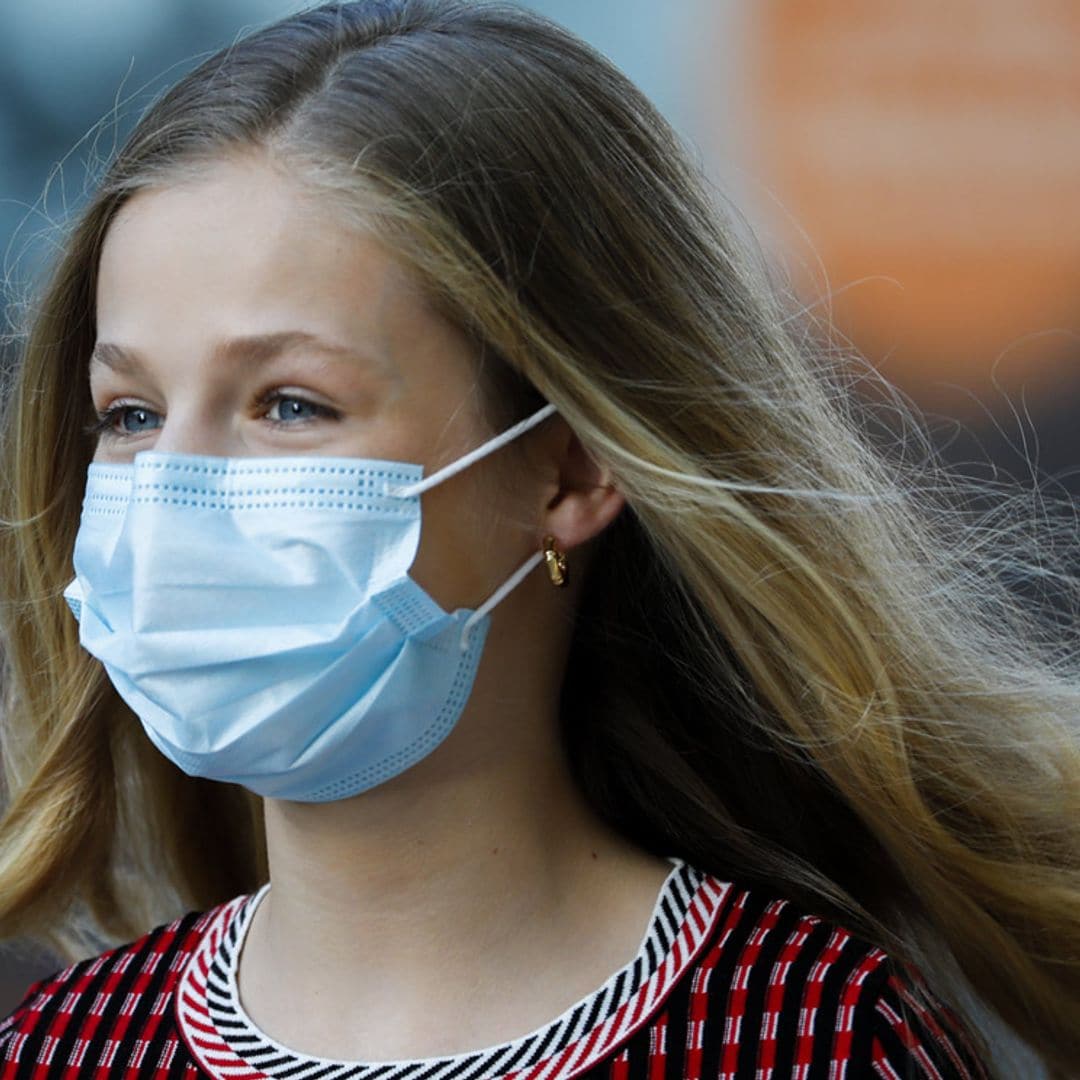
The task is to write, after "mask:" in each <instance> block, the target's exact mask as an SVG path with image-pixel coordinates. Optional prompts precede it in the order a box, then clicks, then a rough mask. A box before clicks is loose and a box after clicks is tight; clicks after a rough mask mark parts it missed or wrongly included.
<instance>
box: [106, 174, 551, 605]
mask: <svg viewBox="0 0 1080 1080" xmlns="http://www.w3.org/2000/svg"><path fill="white" fill-rule="evenodd" d="M474 375H475V369H474V361H473V358H472V355H471V352H470V349H469V347H468V345H467V343H466V341H465V339H464V338H463V337H462V336H461V335H460V334H458V333H457V332H456V331H455V330H454V328H453V327H451V326H450V325H449V324H448V323H447V322H446V321H445V320H444V319H442V318H441V317H440V316H438V315H437V314H436V313H435V312H434V311H433V310H431V308H430V307H429V306H428V305H427V303H426V302H425V301H424V299H423V297H422V296H421V295H420V293H419V291H418V290H417V289H416V288H415V287H414V286H413V284H412V283H411V281H410V280H409V278H408V276H407V274H406V273H405V271H404V269H403V267H402V266H401V265H400V264H399V263H398V262H396V261H395V259H394V258H393V257H392V255H391V254H390V252H389V251H387V250H386V249H385V248H384V247H382V246H381V245H380V244H378V243H377V242H376V241H375V240H373V239H371V238H369V237H365V236H363V235H360V234H358V233H357V232H355V231H347V230H346V229H345V228H344V227H343V226H342V225H341V223H340V222H339V221H336V220H335V219H334V217H333V216H332V215H331V214H330V212H329V211H326V210H324V209H322V208H320V207H319V206H318V205H317V203H315V202H314V201H313V200H312V199H311V198H310V197H305V196H304V195H303V194H302V193H301V192H300V190H299V189H298V188H296V187H294V186H293V185H292V183H291V182H290V181H289V180H288V179H287V178H286V177H284V176H282V175H281V174H280V173H279V172H277V171H275V170H272V169H271V168H269V167H268V166H267V165H265V164H263V163H261V162H258V161H255V160H251V161H242V162H233V161H230V162H228V163H222V164H220V165H218V166H215V167H213V168H208V169H207V171H206V173H205V176H204V177H203V178H200V179H199V180H197V181H187V182H184V183H183V184H178V185H176V186H169V187H164V188H154V189H148V190H144V191H141V192H139V193H137V194H136V195H135V196H133V197H132V199H131V200H130V201H129V202H128V203H127V204H126V205H125V206H124V207H123V208H122V209H121V210H120V212H119V214H118V216H117V217H116V219H115V220H114V222H113V223H112V225H111V226H110V228H109V231H108V234H107V236H106V238H105V242H104V247H103V250H102V255H101V263H100V271H99V280H98V291H97V342H96V347H95V350H94V353H93V357H92V360H91V363H90V389H91V395H92V398H93V403H94V407H95V409H96V410H97V412H98V415H99V417H100V421H99V428H100V431H99V435H98V439H99V441H98V444H97V450H96V453H95V460H96V461H103V462H124V461H130V460H131V459H132V458H133V456H134V455H135V454H136V453H137V452H138V451H140V450H150V449H154V450H161V451H172V452H178V453H193V454H214V455H226V456H255V455H260V456H261V455H280V454H319V455H333V456H350V457H354V456H355V457H375V458H388V459H391V460H400V461H411V462H416V463H419V464H422V465H423V466H424V474H425V475H429V474H430V473H431V472H433V471H434V470H435V469H436V468H438V467H439V466H440V465H442V464H445V463H447V462H449V461H451V460H453V459H454V458H456V457H458V456H460V455H461V454H462V453H465V452H466V451H468V450H470V449H472V448H473V447H474V446H477V445H479V444H480V443H481V442H483V441H484V440H485V438H487V437H488V436H490V435H491V434H493V432H491V431H490V430H489V429H488V428H487V427H486V426H485V425H484V423H483V421H482V418H481V412H480V409H481V399H480V390H479V387H478V386H477V385H476V382H475V377H474ZM522 438H528V436H527V435H526V436H523V437H522ZM508 452H513V451H512V449H511V448H510V447H504V448H502V449H500V450H499V451H496V453H495V455H493V457H492V458H486V459H482V460H481V461H479V462H476V463H475V464H473V465H471V466H470V467H469V468H468V469H466V470H465V471H464V472H462V473H459V474H458V475H457V476H454V477H451V478H450V479H448V480H446V481H445V482H444V483H443V484H440V485H438V486H437V487H435V488H433V489H432V490H431V491H429V492H425V493H424V495H423V496H422V507H423V510H422V513H423V526H424V527H423V534H422V537H421V543H420V549H419V552H418V555H417V558H416V561H415V562H414V564H413V570H412V571H411V574H412V576H413V577H414V578H415V579H416V580H417V581H418V582H419V583H420V584H421V585H422V586H423V587H424V588H426V589H427V590H428V591H429V592H430V593H431V594H432V596H434V598H435V599H436V600H437V601H438V602H439V603H440V604H441V605H442V606H443V607H444V609H446V610H451V611H452V610H453V609H454V608H456V607H476V606H477V605H478V604H479V603H481V602H482V601H483V600H484V599H485V598H486V597H487V595H488V593H489V592H490V591H491V589H493V588H494V587H495V586H496V585H497V584H498V583H499V582H500V581H502V580H503V578H504V577H505V576H506V574H507V573H509V572H510V571H511V570H512V569H513V567H514V566H515V565H517V564H518V563H519V562H520V561H521V559H522V558H523V557H525V556H527V555H528V554H529V552H530V551H531V550H535V549H536V547H537V539H536V537H535V536H534V535H533V532H534V531H535V530H529V529H527V528H526V527H524V526H523V525H521V524H518V525H514V524H512V523H513V522H514V521H519V522H527V521H529V520H530V519H532V520H536V517H537V513H538V508H540V507H542V506H543V502H544V499H543V497H542V496H543V493H542V491H541V488H540V487H539V486H537V482H536V481H535V480H534V481H533V482H532V485H531V486H530V485H529V484H527V483H525V482H524V481H525V479H526V478H525V477H524V476H523V477H522V480H523V483H522V485H521V490H520V492H519V493H518V494H519V495H520V497H521V500H522V501H521V502H520V503H518V504H517V505H515V506H508V505H505V503H506V499H507V494H506V492H505V490H504V488H503V486H497V485H495V484H494V483H493V482H492V481H493V473H492V469H493V468H497V467H498V465H499V464H502V463H495V462H494V460H493V458H494V457H497V456H498V455H500V454H506V453H508ZM556 488H557V483H554V482H553V483H552V485H551V490H552V491H554V490H555V489H556ZM496 502H498V503H499V505H495V503H496ZM478 552H482V553H483V555H484V557H482V558H477V553H478Z"/></svg>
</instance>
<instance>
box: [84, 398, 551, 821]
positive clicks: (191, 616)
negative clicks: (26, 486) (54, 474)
mask: <svg viewBox="0 0 1080 1080" xmlns="http://www.w3.org/2000/svg"><path fill="white" fill-rule="evenodd" d="M554 412H555V406H554V405H545V406H544V407H543V408H542V409H540V410H539V411H538V412H536V413H534V414H533V415H532V416H530V417H528V418H527V419H526V420H524V421H522V422H521V423H520V424H516V425H514V426H513V427H511V428H509V429H508V430H506V431H504V432H503V433H502V434H500V435H498V436H496V437H495V438H493V439H491V440H489V441H488V442H486V443H484V444H483V445H482V446H479V447H477V448H476V449H475V450H473V451H471V452H470V453H468V454H466V455H464V456H463V457H461V458H459V459H458V460H457V461H455V462H453V463H452V464H450V465H448V466H447V467H446V468H444V469H440V470H439V471H438V472H436V473H434V474H433V475H432V476H429V477H427V478H425V479H423V480H421V476H422V474H423V466H421V465H415V464H412V463H408V462H398V461H384V460H379V459H366V458H351V457H311V456H302V457H260V458H252V457H240V458H228V457H208V456H204V455H195V454H172V453H164V452H160V453H159V452H156V451H144V452H142V453H139V454H136V455H135V458H134V461H133V462H132V463H130V464H121V465H107V464H92V465H91V466H90V469H89V475H88V479H87V487H86V495H85V499H84V501H83V510H82V520H81V523H80V526H79V532H78V536H77V538H76V541H75V553H74V564H75V574H76V576H75V579H74V581H72V582H71V584H70V585H69V586H68V587H67V589H66V590H65V591H64V596H65V598H66V599H67V601H68V604H69V605H70V607H71V609H72V611H73V612H74V614H75V616H76V618H77V619H78V620H79V640H80V642H81V643H82V645H83V647H84V648H85V649H86V650H87V651H88V652H90V653H91V654H93V655H94V656H96V657H97V658H98V659H99V660H100V661H101V662H102V664H103V665H104V667H105V670H106V672H107V673H108V675H109V678H110V679H111V680H112V683H113V685H114V686H115V687H116V689H117V691H118V693H119V694H120V696H121V697H122V698H123V699H124V701H125V702H127V704H128V705H129V706H130V707H131V708H132V710H133V711H134V712H135V713H136V714H137V715H138V717H139V719H140V720H141V721H142V723H143V726H144V727H145V729H146V733H147V735H148V736H149V737H150V739H151V740H152V741H153V743H154V745H155V746H156V747H157V748H158V749H159V750H160V751H161V752H162V753H163V754H165V756H166V757H168V758H169V759H170V760H172V761H173V762H175V763H176V764H177V765H178V766H179V767H180V768H181V769H183V771H184V772H186V773H188V774H189V775H192V776H204V777H208V778H210V779H213V780H222V781H228V782H231V783H236V784H242V785H243V786H244V787H246V788H249V789H250V790H252V791H254V792H257V793H258V794H259V795H265V796H268V797H271V798H276V799H292V800H296V801H299V802H329V801H331V800H333V799H344V798H348V797H349V796H351V795H356V794H358V793H359V792H361V791H366V790H367V789H368V788H371V787H374V786H375V785H376V784H380V783H383V782H384V781H386V780H389V779H390V778H391V777H393V776H396V775H398V774H399V773H401V772H402V771H404V770H405V769H407V768H409V766H410V765H413V764H415V763H416V762H417V761H419V760H420V759H421V758H423V757H425V756H426V755H427V754H430V753H431V752H432V751H433V750H434V749H435V747H437V746H438V745H439V744H440V743H441V742H442V741H443V740H444V739H445V738H446V736H447V735H448V734H449V733H450V731H451V730H452V729H453V727H454V724H455V723H456V722H457V720H458V717H459V716H460V715H461V712H462V709H463V708H464V706H465V702H466V701H467V700H468V697H469V693H470V690H471V689H472V684H473V680H474V678H475V676H476V669H477V665H478V663H479V660H480V653H481V650H482V649H483V646H484V641H485V639H486V637H487V631H488V627H489V624H490V616H489V614H488V613H489V612H490V611H491V609H492V608H493V607H494V606H495V604H497V603H498V602H499V600H501V599H502V598H503V597H504V596H505V595H506V594H507V593H508V592H509V591H510V590H511V589H512V588H514V586H515V585H517V584H518V582H519V581H521V580H522V578H524V577H525V575H526V574H527V573H529V571H531V570H532V569H533V567H535V566H536V565H537V564H538V563H539V562H540V561H541V559H542V558H543V553H542V552H540V551H537V552H536V553H534V554H533V555H532V556H531V557H530V558H529V559H527V560H526V561H525V562H524V563H523V564H522V565H521V566H520V567H519V568H518V569H517V570H516V571H515V572H514V573H513V574H511V575H510V577H509V578H508V579H507V580H506V581H505V582H504V583H503V584H502V585H501V586H499V588H498V589H496V590H495V592H494V593H492V595H491V596H490V597H488V599H487V600H485V601H484V603H482V604H481V605H480V606H479V607H478V608H476V609H475V610H470V609H465V608H458V609H457V610H456V611H453V612H446V611H444V610H443V609H442V608H441V607H440V606H439V604H438V603H436V601H435V600H434V599H433V598H432V597H431V596H430V595H429V594H428V593H427V592H425V591H424V590H423V589H422V588H421V587H420V586H419V585H418V584H417V583H416V582H415V581H414V580H413V579H412V578H411V577H409V568H410V566H411V565H412V563H413V560H414V558H415V555H416V551H417V547H418V545H419V542H420V527H421V522H420V493H421V492H422V491H426V490H427V489H428V488H431V487H434V486H435V485H436V484H438V483H441V482H442V481H444V480H446V479H448V478H449V477H450V476H452V475H454V474H455V473H457V472H460V471H461V470H462V469H463V468H465V467H466V466H467V465H470V464H472V462H474V461H476V460H478V459H479V458H481V457H484V456H486V455H487V454H490V453H491V452H492V451H494V450H496V449H498V448H499V447H500V446H502V445H504V444H505V443H507V442H509V441H510V440H511V439H514V438H516V437H517V436H518V435H520V434H522V433H523V432H524V431H526V430H528V429H529V428H531V427H533V426H534V425H536V424H538V423H540V421H541V420H543V419H545V418H546V417H548V416H550V415H551V414H552V413H554Z"/></svg>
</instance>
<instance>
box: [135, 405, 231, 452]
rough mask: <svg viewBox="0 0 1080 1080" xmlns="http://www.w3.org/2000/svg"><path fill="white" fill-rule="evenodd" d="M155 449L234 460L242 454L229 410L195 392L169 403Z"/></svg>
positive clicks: (155, 441) (155, 442)
mask: <svg viewBox="0 0 1080 1080" xmlns="http://www.w3.org/2000/svg"><path fill="white" fill-rule="evenodd" d="M154 449H155V450H159V451H165V452H167V453H173V454H210V455H213V456H225V457H229V456H232V457H237V456H241V455H242V454H243V452H244V450H243V446H242V445H241V444H240V443H239V439H238V437H237V435H236V431H235V428H234V425H233V424H232V423H231V422H230V414H229V410H228V409H227V408H225V407H224V405H223V404H222V403H221V402H217V403H215V402H214V401H212V400H211V398H210V396H209V395H207V394H203V393H199V392H198V391H197V390H192V391H191V392H188V393H185V394H182V395H179V396H178V397H177V398H175V399H174V400H173V401H171V402H170V403H169V408H168V411H167V412H166V414H165V418H164V422H163V423H162V425H161V428H160V430H159V432H158V436H157V438H156V439H155V440H154Z"/></svg>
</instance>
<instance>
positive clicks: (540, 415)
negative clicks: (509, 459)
mask: <svg viewBox="0 0 1080 1080" xmlns="http://www.w3.org/2000/svg"><path fill="white" fill-rule="evenodd" d="M556 411H557V410H556V408H555V406H554V405H553V404H551V403H550V402H549V403H548V404H547V405H545V406H544V407H543V408H541V409H538V410H537V411H536V412H534V413H533V414H532V416H527V417H526V418H525V419H524V420H521V421H519V422H518V423H516V424H514V425H513V427H508V428H507V429H506V430H505V431H504V432H502V433H501V434H499V435H496V436H495V437H494V438H493V439H488V441H487V442H486V443H481V444H480V445H479V446H478V447H476V449H474V450H470V451H469V452H468V453H467V454H463V455H462V456H461V457H459V458H458V459H457V461H452V462H450V464H449V465H444V466H443V467H442V468H441V469H439V470H437V471H436V472H433V473H432V474H431V475H430V476H425V477H424V478H423V480H418V481H417V482H416V483H415V484H408V485H405V486H398V487H394V486H391V485H387V487H386V489H385V492H384V494H386V495H392V496H394V497H396V498H400V499H408V498H411V497H412V496H413V495H419V494H421V493H422V492H424V491H427V490H428V489H429V488H433V487H434V486H435V485H436V484H441V483H442V482H443V481H444V480H449V479H450V477H451V476H454V475H456V474H457V473H459V472H461V470H462V469H466V468H468V467H469V466H470V465H471V464H472V463H473V462H474V461H478V460H479V459H480V458H482V457H486V456H487V455H488V454H490V453H493V452H494V451H495V450H498V449H499V447H500V446H505V445H506V443H508V442H510V441H511V440H512V439H516V438H517V437H518V436H519V435H521V434H522V433H523V432H526V431H528V430H529V428H532V427H535V426H536V425H537V424H539V423H540V422H541V421H542V420H546V419H547V418H548V417H549V416H550V415H551V414H552V413H553V412H556Z"/></svg>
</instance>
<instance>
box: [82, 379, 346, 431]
mask: <svg viewBox="0 0 1080 1080" xmlns="http://www.w3.org/2000/svg"><path fill="white" fill-rule="evenodd" d="M279 401H299V402H302V403H303V404H304V405H306V406H308V408H310V409H313V410H314V412H315V415H314V416H311V417H306V418H304V419H302V420H271V419H269V418H267V417H265V416H264V417H263V419H265V420H266V421H267V423H268V424H270V425H271V426H272V427H276V428H286V427H302V426H305V425H306V424H307V423H309V422H310V421H312V420H320V419H322V420H339V419H341V413H339V412H338V411H337V410H336V409H331V408H330V407H329V406H328V405H320V404H319V403H318V402H317V401H311V400H309V399H308V398H306V397H304V396H303V395H301V394H287V393H285V392H284V391H281V390H271V391H270V392H269V393H266V394H263V395H262V397H260V398H259V399H258V401H256V403H255V405H256V408H258V409H260V410H262V411H264V412H266V411H269V409H270V407H271V406H273V405H275V404H277V402H279ZM129 409H141V410H142V411H144V412H148V413H153V412H154V410H153V409H147V408H146V407H145V406H144V405H141V404H139V402H137V401H117V402H114V403H113V404H112V405H110V406H109V407H108V408H107V409H104V410H102V411H101V412H99V413H98V414H97V419H96V420H92V421H91V422H90V423H89V424H87V425H86V427H85V428H84V429H83V430H84V432H85V433H86V434H87V435H93V436H97V437H98V438H115V439H125V438H133V437H134V434H133V433H131V434H125V433H124V432H121V431H117V430H116V426H115V425H116V422H117V420H118V419H119V418H120V417H121V416H122V415H123V414H124V413H125V412H127V411H128V410H129Z"/></svg>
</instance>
